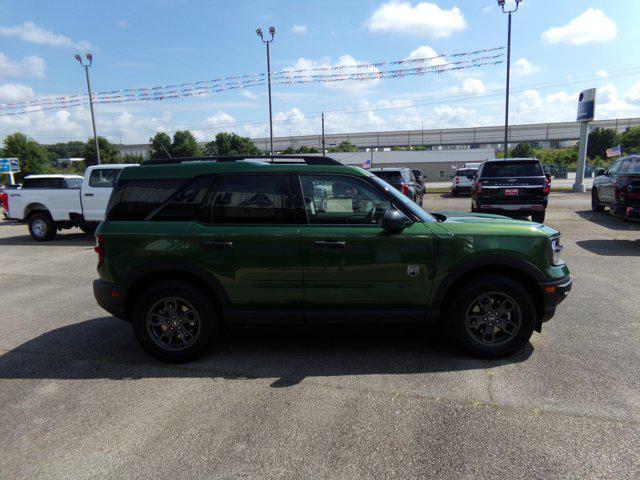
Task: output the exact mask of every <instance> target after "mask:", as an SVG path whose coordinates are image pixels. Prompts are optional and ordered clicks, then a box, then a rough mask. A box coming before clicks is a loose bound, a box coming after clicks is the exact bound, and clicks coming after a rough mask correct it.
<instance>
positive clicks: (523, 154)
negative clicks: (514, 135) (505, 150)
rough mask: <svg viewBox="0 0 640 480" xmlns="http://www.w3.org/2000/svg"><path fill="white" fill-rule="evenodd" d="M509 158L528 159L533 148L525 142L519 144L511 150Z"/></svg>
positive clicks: (531, 154)
mask: <svg viewBox="0 0 640 480" xmlns="http://www.w3.org/2000/svg"><path fill="white" fill-rule="evenodd" d="M510 156H511V157H512V158H530V157H532V156H533V147H532V146H531V144H529V143H526V142H522V143H519V144H518V145H516V146H515V147H513V148H512V149H511V152H510Z"/></svg>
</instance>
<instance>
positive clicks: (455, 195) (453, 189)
mask: <svg viewBox="0 0 640 480" xmlns="http://www.w3.org/2000/svg"><path fill="white" fill-rule="evenodd" d="M451 195H453V196H454V197H457V196H458V190H457V189H455V188H452V189H451Z"/></svg>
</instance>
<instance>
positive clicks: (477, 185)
mask: <svg viewBox="0 0 640 480" xmlns="http://www.w3.org/2000/svg"><path fill="white" fill-rule="evenodd" d="M473 188H474V189H475V191H476V193H477V194H480V193H481V192H482V181H480V180H478V181H477V182H476V183H475V185H474V186H473Z"/></svg>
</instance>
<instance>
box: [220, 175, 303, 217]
mask: <svg viewBox="0 0 640 480" xmlns="http://www.w3.org/2000/svg"><path fill="white" fill-rule="evenodd" d="M208 205H209V207H210V221H211V222H212V223H236V224H237V223H244V224H281V223H290V221H291V219H292V218H293V213H294V209H293V201H292V196H291V182H290V178H289V175H288V174H287V175H279V174H267V175H265V174H261V175H257V174H256V175H253V174H251V175H247V174H243V175H219V176H218V177H217V178H216V180H215V182H214V184H213V187H212V188H211V191H210V193H209V198H208Z"/></svg>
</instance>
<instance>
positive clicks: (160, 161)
mask: <svg viewBox="0 0 640 480" xmlns="http://www.w3.org/2000/svg"><path fill="white" fill-rule="evenodd" d="M243 160H256V161H261V162H267V163H281V164H291V163H293V164H296V163H305V164H307V165H343V164H342V163H340V162H339V161H338V160H335V159H333V158H330V157H325V156H324V155H295V154H294V155H227V156H224V155H220V156H213V157H183V158H155V159H152V160H146V161H144V162H142V163H141V165H175V164H179V163H188V162H240V161H243ZM277 160H285V161H277ZM286 160H289V161H286ZM296 160H297V161H296Z"/></svg>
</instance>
